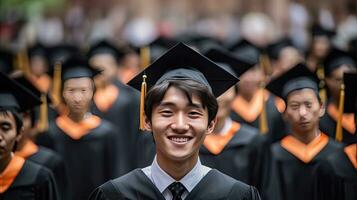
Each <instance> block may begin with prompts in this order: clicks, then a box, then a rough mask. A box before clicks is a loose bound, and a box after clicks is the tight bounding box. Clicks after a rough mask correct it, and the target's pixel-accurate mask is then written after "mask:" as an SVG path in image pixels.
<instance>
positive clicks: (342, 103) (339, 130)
mask: <svg viewBox="0 0 357 200" xmlns="http://www.w3.org/2000/svg"><path fill="white" fill-rule="evenodd" d="M344 107H345V84H343V83H342V84H341V88H340V100H339V102H338V120H337V125H336V141H338V142H341V141H342V138H343V134H342V115H343V109H344Z"/></svg>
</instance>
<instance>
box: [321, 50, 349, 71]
mask: <svg viewBox="0 0 357 200" xmlns="http://www.w3.org/2000/svg"><path fill="white" fill-rule="evenodd" d="M341 65H351V66H352V67H356V62H355V61H354V60H353V58H352V57H351V56H350V54H349V53H348V52H345V51H342V50H339V49H335V48H334V49H332V50H331V51H330V53H329V55H328V56H327V57H326V59H325V61H324V72H325V75H326V76H329V75H330V74H331V73H332V72H333V71H334V70H335V69H338V68H339V67H341Z"/></svg>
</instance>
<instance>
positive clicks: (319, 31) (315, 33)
mask: <svg viewBox="0 0 357 200" xmlns="http://www.w3.org/2000/svg"><path fill="white" fill-rule="evenodd" d="M335 34H336V33H335V31H333V30H329V29H326V28H324V27H322V26H321V25H319V24H313V25H312V26H311V35H312V37H319V36H325V37H328V38H331V37H333V36H334V35H335Z"/></svg>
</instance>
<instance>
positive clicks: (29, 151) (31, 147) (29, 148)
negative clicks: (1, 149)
mask: <svg viewBox="0 0 357 200" xmlns="http://www.w3.org/2000/svg"><path fill="white" fill-rule="evenodd" d="M37 151H38V146H37V145H36V144H35V143H34V142H32V141H31V140H27V141H26V143H25V145H24V146H23V148H22V149H21V150H20V151H16V152H15V155H17V156H20V157H23V158H28V157H30V156H31V155H33V154H35V153H36V152H37Z"/></svg>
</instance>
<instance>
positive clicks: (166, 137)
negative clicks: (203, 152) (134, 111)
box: [146, 87, 215, 161]
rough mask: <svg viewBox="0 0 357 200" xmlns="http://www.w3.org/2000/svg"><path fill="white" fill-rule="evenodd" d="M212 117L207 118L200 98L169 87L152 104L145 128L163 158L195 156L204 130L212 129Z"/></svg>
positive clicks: (204, 133) (173, 159) (189, 158)
mask: <svg viewBox="0 0 357 200" xmlns="http://www.w3.org/2000/svg"><path fill="white" fill-rule="evenodd" d="M214 124H215V120H213V121H212V122H210V123H209V122H208V110H207V108H203V107H202V103H201V101H200V99H199V98H198V97H197V96H196V95H193V96H192V104H190V103H189V101H188V99H187V97H186V95H185V94H184V93H183V92H182V91H181V90H179V89H177V88H175V87H170V88H169V89H168V90H167V92H166V94H165V96H164V98H163V99H162V101H161V102H160V104H158V105H156V106H154V107H153V111H152V117H151V122H149V121H148V120H147V123H146V128H147V129H148V130H149V131H151V132H153V136H154V140H155V143H156V153H157V156H158V157H160V158H162V160H169V161H188V160H191V159H196V158H197V156H198V151H199V148H200V146H201V145H202V143H203V141H204V139H205V136H206V134H207V133H211V132H212V131H213V128H214Z"/></svg>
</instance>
